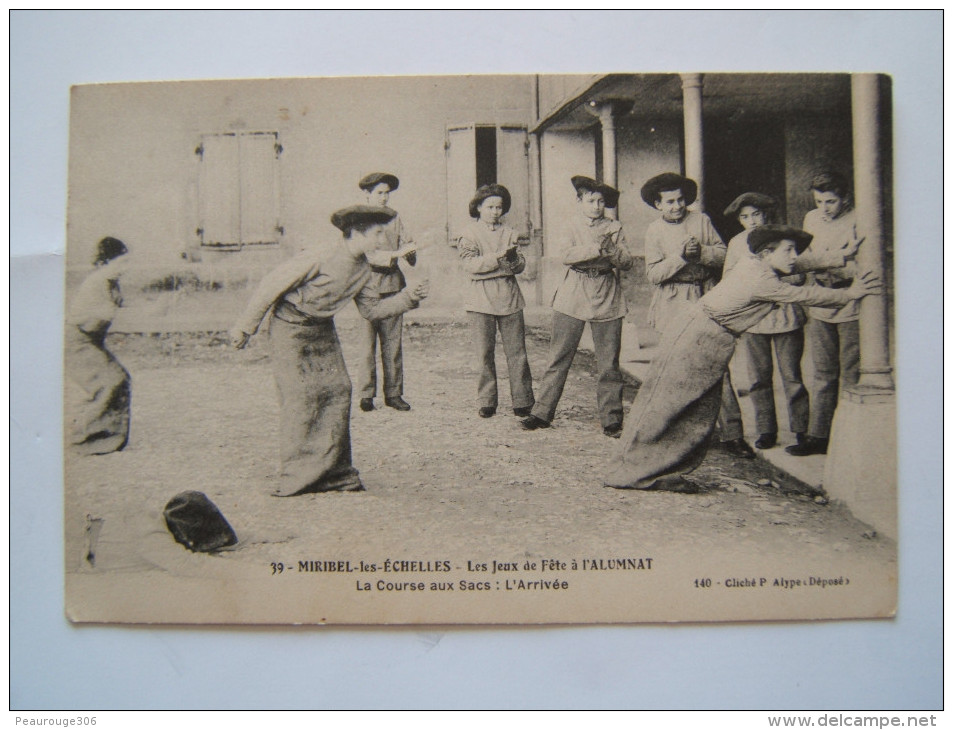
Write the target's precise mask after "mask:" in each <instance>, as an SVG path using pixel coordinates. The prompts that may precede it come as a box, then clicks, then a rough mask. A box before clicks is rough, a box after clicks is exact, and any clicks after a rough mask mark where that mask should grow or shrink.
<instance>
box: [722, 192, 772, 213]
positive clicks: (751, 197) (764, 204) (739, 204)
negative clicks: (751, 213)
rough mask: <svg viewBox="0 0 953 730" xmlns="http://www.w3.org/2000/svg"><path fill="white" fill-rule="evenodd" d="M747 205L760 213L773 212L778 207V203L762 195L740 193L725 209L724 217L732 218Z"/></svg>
mask: <svg viewBox="0 0 953 730" xmlns="http://www.w3.org/2000/svg"><path fill="white" fill-rule="evenodd" d="M747 205H750V206H751V207H752V208H757V209H758V210H761V211H766V210H774V209H775V208H777V207H778V201H777V200H775V199H774V198H772V197H771V196H770V195H765V194H764V193H742V194H741V195H739V196H738V197H737V198H735V199H734V200H732V201H731V205H729V206H728V207H727V208H725V217H726V218H734V217H735V216H737V215H738V213H740V212H741V209H742V208H744V207H745V206H747Z"/></svg>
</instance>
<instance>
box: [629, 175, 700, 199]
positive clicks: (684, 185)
mask: <svg viewBox="0 0 953 730" xmlns="http://www.w3.org/2000/svg"><path fill="white" fill-rule="evenodd" d="M666 190H681V191H682V195H684V196H685V205H691V204H692V203H694V202H695V200H696V199H697V198H698V183H696V182H695V181H694V180H692V179H691V178H690V177H685V176H684V175H679V174H678V173H675V172H663V173H662V174H661V175H656V176H655V177H653V178H651V179H650V180H649V181H648V182H647V183H645V185H643V186H642V200H644V201H645V204H646V205H648V206H649V207H652V208H654V207H655V201H656V200H658V199H659V198H660V197H661V195H662V193H663V192H664V191H666Z"/></svg>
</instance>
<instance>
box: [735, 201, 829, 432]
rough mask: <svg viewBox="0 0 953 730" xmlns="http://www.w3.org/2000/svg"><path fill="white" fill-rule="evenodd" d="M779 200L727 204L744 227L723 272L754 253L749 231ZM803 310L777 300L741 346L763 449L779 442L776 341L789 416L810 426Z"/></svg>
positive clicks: (800, 279)
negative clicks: (803, 373) (803, 364)
mask: <svg viewBox="0 0 953 730" xmlns="http://www.w3.org/2000/svg"><path fill="white" fill-rule="evenodd" d="M777 207H778V202H777V200H775V199H774V198H772V197H771V196H770V195H764V194H763V193H756V192H749V193H742V194H741V195H739V196H738V197H737V198H735V199H734V200H733V201H732V203H731V205H729V206H728V207H727V208H725V217H726V218H735V219H737V221H738V222H739V223H740V224H741V226H742V228H743V229H744V230H742V231H741V232H740V233H739V234H738V235H736V236H735V237H734V238H732V239H731V240H730V241H729V242H728V253H727V254H726V256H725V271H724V273H725V275H727V274H728V272H729V271H730V270H731V269H732V268H734V266H735V265H736V264H737V263H738V262H739V261H741V260H742V259H744V258H748V257H751V256H753V255H754V254H752V253H751V251H750V250H749V249H748V235H749V234H750V233H751V231H752V230H754V229H755V228H759V227H760V226H763V225H765V224H766V223H769V222H771V218H772V217H773V216H774V213H775V211H776V210H777ZM781 281H783V282H785V283H787V284H792V285H794V286H799V285H801V284H803V283H804V274H793V275H791V276H784V277H781ZM804 320H805V316H804V311H803V310H802V309H801V307H800V306H798V305H797V304H789V303H784V304H779V305H778V306H777V307H776V308H775V309H773V310H772V311H771V312H769V313H768V314H767V315H766V316H765V317H764V319H762V320H761V321H760V322H758V323H757V324H755V325H754V326H752V327H751V328H749V329H748V331H747V332H745V334H744V335H743V336H742V338H741V340H742V345H743V347H742V349H743V351H744V353H745V355H746V356H747V364H748V375H749V378H750V381H751V387H750V390H749V391H748V392H749V394H750V395H751V402H752V403H753V404H754V412H755V422H756V426H757V430H758V440H757V441H755V444H754V445H755V446H756V447H757V448H759V449H770V448H771V447H773V446H774V445H775V444H777V442H778V419H777V412H776V409H775V404H774V361H773V358H772V355H771V350H772V346H773V349H774V354H775V355H776V356H777V359H778V373H779V374H780V376H781V384H782V385H783V387H784V395H785V397H786V398H787V404H788V422H789V424H790V428H791V432H792V433H794V434H796V437H797V438H798V439H802V438H803V437H804V432H805V431H806V430H807V419H808V413H809V412H810V406H809V402H808V395H807V389H806V388H805V387H804V382H803V380H802V378H801V356H802V355H803V354H804V329H803V327H804Z"/></svg>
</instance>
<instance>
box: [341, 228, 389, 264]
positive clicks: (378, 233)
mask: <svg viewBox="0 0 953 730" xmlns="http://www.w3.org/2000/svg"><path fill="white" fill-rule="evenodd" d="M386 243H387V235H386V234H385V233H384V226H382V225H381V224H380V223H373V224H371V226H370V227H369V228H368V229H367V230H365V231H362V230H361V229H360V228H352V229H351V237H350V238H348V239H347V246H348V248H349V249H350V251H351V253H352V254H353V255H355V256H357V255H359V254H365V255H366V254H369V253H370V252H371V251H376V250H377V249H379V248H382V247H383V246H384V244H386Z"/></svg>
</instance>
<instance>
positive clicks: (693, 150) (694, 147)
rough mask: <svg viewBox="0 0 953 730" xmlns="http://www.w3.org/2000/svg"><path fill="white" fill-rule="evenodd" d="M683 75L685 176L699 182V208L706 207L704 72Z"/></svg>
mask: <svg viewBox="0 0 953 730" xmlns="http://www.w3.org/2000/svg"><path fill="white" fill-rule="evenodd" d="M679 75H680V76H681V77H682V114H683V116H684V127H685V176H686V177H690V178H691V179H692V180H694V181H695V182H697V183H698V201H697V203H698V209H699V210H704V209H705V196H704V190H705V163H704V150H705V147H704V144H703V141H702V140H703V137H702V133H703V127H702V84H703V76H702V74H679Z"/></svg>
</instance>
